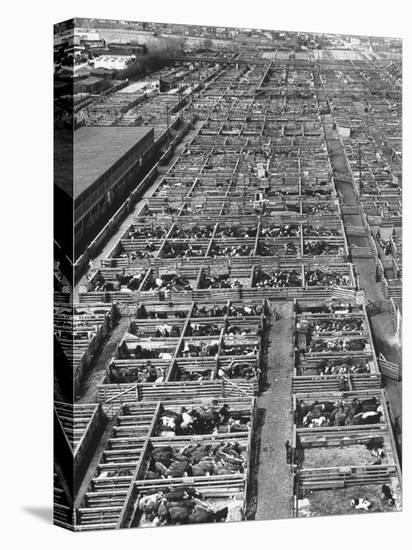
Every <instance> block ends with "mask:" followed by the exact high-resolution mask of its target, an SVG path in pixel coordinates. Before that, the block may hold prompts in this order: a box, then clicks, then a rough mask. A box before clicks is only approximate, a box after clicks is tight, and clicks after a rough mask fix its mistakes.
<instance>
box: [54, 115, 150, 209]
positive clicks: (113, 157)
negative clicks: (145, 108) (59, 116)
mask: <svg viewBox="0 0 412 550" xmlns="http://www.w3.org/2000/svg"><path fill="white" fill-rule="evenodd" d="M151 131H152V128H151V127H144V128H143V127H138V126H130V127H117V126H109V127H102V126H95V127H93V126H90V127H87V126H84V127H83V128H80V129H79V130H76V132H74V134H73V140H74V145H73V156H74V162H73V165H74V166H73V170H64V169H63V170H61V171H60V170H59V172H61V173H60V174H59V173H56V180H57V181H56V182H55V183H56V185H58V186H59V187H61V188H63V189H64V190H65V191H66V192H67V193H68V194H69V195H71V193H70V189H69V188H70V187H71V185H70V182H69V181H68V179H69V180H71V173H72V174H73V187H74V189H73V197H74V199H76V198H77V197H78V196H79V195H80V194H81V193H83V191H85V189H87V188H88V187H90V185H92V184H93V183H94V182H95V181H96V180H97V179H98V178H99V177H100V176H102V175H103V174H104V173H105V172H106V171H107V170H108V169H109V168H110V167H111V166H113V164H115V162H117V161H118V160H119V159H120V158H121V157H122V156H123V155H125V154H126V153H127V152H128V151H130V149H132V148H133V147H134V146H135V145H136V144H137V143H138V142H139V141H141V140H142V139H143V138H144V137H145V136H147V134H149V133H150V132H151ZM57 133H58V134H60V135H59V137H60V139H57V140H55V157H58V158H62V159H65V151H67V149H70V148H71V147H70V143H69V141H70V139H67V137H66V136H63V135H62V134H64V132H57ZM56 137H57V136H56ZM64 137H66V139H64ZM61 138H63V139H61ZM66 180H67V181H66Z"/></svg>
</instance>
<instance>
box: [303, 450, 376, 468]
mask: <svg viewBox="0 0 412 550" xmlns="http://www.w3.org/2000/svg"><path fill="white" fill-rule="evenodd" d="M304 456H305V458H304V461H303V464H302V468H328V467H330V466H331V465H333V466H335V467H338V466H364V465H365V464H370V463H371V462H372V461H373V460H374V457H373V455H372V453H371V452H370V451H368V449H367V448H366V447H365V445H350V446H345V447H317V448H312V449H305V453H304ZM385 462H386V457H384V458H383V459H382V463H383V464H384V463H385Z"/></svg>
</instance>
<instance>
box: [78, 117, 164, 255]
mask: <svg viewBox="0 0 412 550" xmlns="http://www.w3.org/2000/svg"><path fill="white" fill-rule="evenodd" d="M153 143H154V138H153V128H147V127H146V128H138V127H124V128H122V127H114V126H112V127H84V128H80V129H79V130H77V131H76V132H75V134H74V145H73V149H74V159H75V162H74V173H73V181H74V199H75V213H74V221H75V243H76V245H77V244H78V243H79V242H80V241H81V239H82V238H84V237H85V236H87V235H88V234H89V236H90V231H91V230H92V228H93V226H94V225H95V224H96V222H97V221H101V220H102V218H103V219H106V220H107V216H108V215H109V214H110V213H111V212H112V211H113V209H114V208H115V207H116V205H118V204H120V202H121V201H122V200H124V198H125V196H126V192H127V191H128V190H129V189H130V188H131V186H132V185H136V183H137V181H138V177H139V171H140V168H141V166H142V164H143V162H144V156H145V154H146V153H147V152H148V150H149V149H150V148H151V146H152V145H153Z"/></svg>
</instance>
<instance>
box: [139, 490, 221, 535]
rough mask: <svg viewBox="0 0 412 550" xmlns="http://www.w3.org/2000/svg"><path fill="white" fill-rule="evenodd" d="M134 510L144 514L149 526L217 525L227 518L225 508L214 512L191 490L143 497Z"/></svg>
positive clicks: (198, 494)
mask: <svg viewBox="0 0 412 550" xmlns="http://www.w3.org/2000/svg"><path fill="white" fill-rule="evenodd" d="M136 508H138V509H139V510H140V511H141V512H143V513H144V514H145V516H146V519H147V520H149V521H150V522H151V524H150V525H151V526H157V525H182V524H195V523H218V522H222V521H226V519H227V516H228V507H227V506H225V507H224V508H221V509H218V510H215V509H214V508H213V507H212V506H211V505H210V504H207V503H206V502H205V501H204V500H202V495H201V494H200V493H199V492H198V491H196V490H192V489H191V488H188V489H185V490H183V489H180V488H176V489H172V490H171V491H170V492H167V491H166V492H164V493H163V492H158V493H155V494H152V495H147V496H143V497H141V498H140V499H138V501H137V503H136V505H135V509H136Z"/></svg>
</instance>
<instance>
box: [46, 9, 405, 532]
mask: <svg viewBox="0 0 412 550" xmlns="http://www.w3.org/2000/svg"><path fill="white" fill-rule="evenodd" d="M53 60H54V83H53V88H54V101H53V113H54V185H55V192H54V217H55V221H54V453H55V454H54V523H55V525H58V526H60V527H64V528H67V529H70V530H74V531H94V530H110V529H129V528H144V527H162V526H177V525H193V524H200V523H228V522H241V521H253V520H274V519H286V518H314V517H320V516H336V515H363V516H364V515H370V514H377V513H379V512H384V513H394V512H399V511H401V510H402V314H403V310H402V40H401V39H400V38H396V37H394V38H389V37H378V36H369V35H350V34H347V35H346V34H326V33H314V32H292V31H282V30H270V29H257V28H240V27H227V26H202V25H188V24H181V25H179V24H169V23H154V22H144V21H132V20H120V19H119V20H109V19H98V18H96V19H93V18H74V19H70V20H68V21H65V22H62V23H58V24H56V25H55V27H54V52H53ZM299 525H300V524H299ZM292 528H293V527H292Z"/></svg>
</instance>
